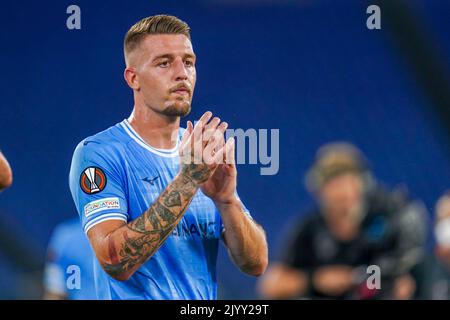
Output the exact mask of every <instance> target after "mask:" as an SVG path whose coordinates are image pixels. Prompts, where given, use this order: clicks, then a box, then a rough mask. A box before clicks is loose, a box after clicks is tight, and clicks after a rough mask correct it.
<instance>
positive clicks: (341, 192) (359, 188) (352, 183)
mask: <svg viewBox="0 0 450 320" xmlns="http://www.w3.org/2000/svg"><path fill="white" fill-rule="evenodd" d="M319 196H320V201H321V204H322V206H323V208H324V210H325V212H326V214H327V215H328V217H330V218H332V219H333V220H335V219H345V218H357V215H359V211H360V209H361V204H362V201H363V182H362V179H361V177H360V176H359V175H356V174H353V173H348V174H343V175H339V176H336V177H334V178H332V179H331V180H330V181H328V182H327V183H325V185H324V186H323V187H322V188H321V190H320V195H319Z"/></svg>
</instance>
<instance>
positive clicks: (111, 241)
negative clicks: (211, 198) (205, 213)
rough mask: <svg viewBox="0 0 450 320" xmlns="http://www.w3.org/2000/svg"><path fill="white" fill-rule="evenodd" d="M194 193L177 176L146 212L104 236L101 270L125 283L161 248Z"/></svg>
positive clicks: (189, 183) (189, 182) (191, 186)
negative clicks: (105, 250) (103, 254)
mask: <svg viewBox="0 0 450 320" xmlns="http://www.w3.org/2000/svg"><path fill="white" fill-rule="evenodd" d="M197 190H198V185H197V184H196V183H194V182H193V180H192V179H191V178H189V177H188V176H187V175H185V174H183V173H180V174H179V175H178V176H177V177H176V178H175V179H174V180H173V181H172V182H171V183H170V184H169V185H168V186H167V187H166V189H165V190H164V191H163V192H162V193H161V195H160V196H159V197H158V198H157V199H156V201H155V202H154V203H153V204H152V206H151V207H150V208H149V209H148V210H147V211H146V212H144V213H143V214H142V215H141V216H139V217H138V218H137V219H135V220H134V221H131V222H130V223H128V224H127V225H124V226H123V227H121V228H119V229H117V230H115V231H114V232H112V233H111V234H110V235H108V237H107V241H106V243H104V248H108V249H107V253H106V254H105V256H106V259H105V261H103V263H102V265H103V268H104V270H105V271H106V272H107V273H108V274H110V275H111V276H112V277H114V278H115V279H117V280H127V279H128V278H129V277H130V276H131V275H132V274H133V273H134V272H135V271H136V270H137V269H138V268H139V267H140V266H141V265H142V264H143V263H144V262H146V261H147V260H148V259H149V258H150V257H151V256H152V255H153V254H154V253H155V252H156V251H157V250H158V249H159V248H160V247H161V245H162V244H163V243H164V241H165V240H166V239H167V237H168V236H169V235H170V234H171V232H172V231H173V229H174V228H175V226H176V225H177V224H178V222H179V221H180V219H181V218H182V216H183V214H184V212H185V211H186V209H187V207H188V206H189V204H190V202H191V200H192V198H193V197H194V195H195V193H196V192H197Z"/></svg>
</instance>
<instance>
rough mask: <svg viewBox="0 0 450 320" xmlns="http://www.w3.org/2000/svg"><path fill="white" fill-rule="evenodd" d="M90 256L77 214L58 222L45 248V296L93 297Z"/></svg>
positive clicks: (70, 298) (58, 297) (73, 298)
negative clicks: (74, 216) (75, 216)
mask: <svg viewBox="0 0 450 320" xmlns="http://www.w3.org/2000/svg"><path fill="white" fill-rule="evenodd" d="M93 259H94V255H93V252H92V249H91V246H90V244H89V240H88V239H87V238H86V235H85V234H84V232H83V230H82V228H81V225H80V221H79V219H78V217H77V218H73V219H70V220H67V221H64V222H63V223H61V224H59V225H57V226H56V228H55V229H54V231H53V233H52V235H51V238H50V242H49V245H48V249H47V261H46V265H45V270H44V299H47V300H63V299H68V300H95V299H96V293H95V284H94V275H93V262H94V261H93Z"/></svg>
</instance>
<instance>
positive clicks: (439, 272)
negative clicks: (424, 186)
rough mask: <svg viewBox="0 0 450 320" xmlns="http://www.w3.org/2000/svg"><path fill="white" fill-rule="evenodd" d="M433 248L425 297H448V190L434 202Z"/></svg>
mask: <svg viewBox="0 0 450 320" xmlns="http://www.w3.org/2000/svg"><path fill="white" fill-rule="evenodd" d="M434 235H435V240H436V242H435V248H434V254H435V257H434V259H430V261H431V266H430V267H429V268H430V269H429V270H431V272H429V274H428V277H427V280H428V281H429V286H428V289H429V290H430V291H428V296H427V298H430V299H433V300H448V299H450V191H447V193H445V194H444V195H443V196H442V197H440V198H439V200H438V201H437V203H436V210H435V225H434Z"/></svg>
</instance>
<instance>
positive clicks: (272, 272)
mask: <svg viewBox="0 0 450 320" xmlns="http://www.w3.org/2000/svg"><path fill="white" fill-rule="evenodd" d="M308 286H309V279H308V275H307V273H306V272H304V271H302V270H299V269H294V268H292V267H290V266H288V265H286V264H284V263H282V262H277V263H274V264H271V266H270V267H269V268H268V270H267V272H266V273H265V275H264V277H262V278H261V281H260V282H259V283H258V292H259V294H260V295H261V296H262V297H264V298H266V299H293V298H298V297H300V296H303V295H304V294H305V293H306V290H307V288H308Z"/></svg>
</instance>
